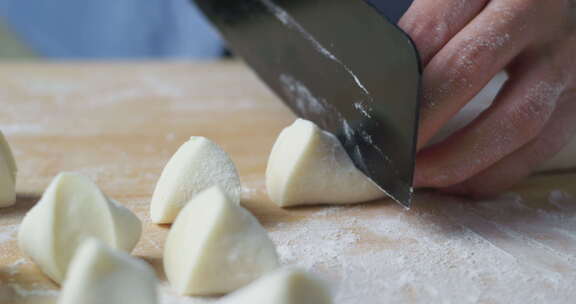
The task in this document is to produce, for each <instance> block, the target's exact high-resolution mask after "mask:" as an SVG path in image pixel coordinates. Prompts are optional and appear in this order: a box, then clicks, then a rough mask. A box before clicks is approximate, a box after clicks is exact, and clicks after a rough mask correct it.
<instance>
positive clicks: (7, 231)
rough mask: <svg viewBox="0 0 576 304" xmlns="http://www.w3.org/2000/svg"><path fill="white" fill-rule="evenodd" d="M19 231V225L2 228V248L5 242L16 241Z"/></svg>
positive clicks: (0, 243)
mask: <svg viewBox="0 0 576 304" xmlns="http://www.w3.org/2000/svg"><path fill="white" fill-rule="evenodd" d="M17 231H18V225H9V226H3V227H0V246H1V245H2V244H3V243H5V242H8V241H12V240H14V238H15V237H16V232H17Z"/></svg>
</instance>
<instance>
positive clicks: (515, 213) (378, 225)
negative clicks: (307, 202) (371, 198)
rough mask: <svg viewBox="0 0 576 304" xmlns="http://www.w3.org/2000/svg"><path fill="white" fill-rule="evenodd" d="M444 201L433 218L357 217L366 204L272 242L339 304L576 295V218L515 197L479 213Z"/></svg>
mask: <svg viewBox="0 0 576 304" xmlns="http://www.w3.org/2000/svg"><path fill="white" fill-rule="evenodd" d="M555 193H556V192H553V193H551V197H557V196H558V194H555ZM420 200H421V201H422V202H425V201H426V200H423V199H422V197H421V198H420ZM446 200H447V201H446V202H445V203H443V205H442V206H439V207H438V208H437V211H435V212H422V211H418V210H413V211H409V212H405V211H402V210H399V211H396V212H394V214H390V213H389V212H368V213H367V216H362V218H361V219H357V218H355V216H354V215H355V214H357V213H358V212H362V208H366V207H363V206H356V207H331V208H327V209H323V210H321V211H319V212H317V213H315V214H313V216H311V217H308V218H305V219H303V220H301V221H299V222H296V223H292V222H290V223H280V224H277V225H276V226H274V227H272V228H271V230H272V231H271V236H272V238H273V240H274V241H275V242H276V243H277V245H278V249H279V253H280V256H281V259H282V261H283V262H284V263H287V264H296V265H298V266H300V267H303V268H305V269H309V270H312V271H315V272H319V273H323V274H324V275H325V276H328V277H329V278H331V279H332V281H333V282H334V283H335V288H334V291H335V293H336V303H339V304H349V303H350V304H352V303H376V302H377V299H386V302H388V303H398V302H402V303H404V302H410V303H437V302H439V303H450V302H452V303H456V302H457V303H478V302H490V303H531V302H534V303H539V302H546V303H566V302H569V301H570V299H574V297H576V291H575V290H574V289H573V282H575V280H576V263H575V262H576V260H575V258H576V249H575V246H576V238H575V237H574V231H575V230H574V228H576V226H575V225H576V217H574V214H566V213H560V212H556V211H551V212H542V211H541V210H536V209H531V208H530V207H528V206H526V205H525V204H524V202H523V201H522V198H520V197H519V196H517V195H504V196H502V197H500V198H498V199H496V200H492V201H486V202H480V203H478V204H475V205H473V206H471V205H470V204H462V202H458V201H451V200H454V199H450V198H447V199H446ZM432 201H436V202H438V199H437V198H436V199H433V200H432ZM574 203H575V202H574V201H571V202H567V201H566V200H564V201H561V202H559V203H558V204H562V205H561V206H562V207H565V206H564V205H566V204H574ZM543 286H546V287H547V288H542V287H543ZM455 299H458V301H455Z"/></svg>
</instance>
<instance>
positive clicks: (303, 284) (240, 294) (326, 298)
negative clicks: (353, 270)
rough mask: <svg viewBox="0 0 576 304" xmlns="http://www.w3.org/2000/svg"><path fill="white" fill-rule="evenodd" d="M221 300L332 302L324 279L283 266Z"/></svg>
mask: <svg viewBox="0 0 576 304" xmlns="http://www.w3.org/2000/svg"><path fill="white" fill-rule="evenodd" d="M218 303H219V304H330V303H332V299H331V296H330V293H329V291H328V289H327V288H326V287H325V286H324V282H322V281H320V280H319V279H317V278H316V277H315V276H313V275H311V274H308V273H306V272H304V271H302V270H298V269H290V268H283V269H280V270H277V271H275V272H273V273H271V274H268V275H266V276H264V277H262V278H260V279H259V280H257V281H256V282H254V283H252V284H250V285H248V286H246V287H244V288H242V289H240V290H238V291H236V292H234V293H232V294H230V295H229V296H227V297H225V298H223V299H222V300H221V301H220V302H218Z"/></svg>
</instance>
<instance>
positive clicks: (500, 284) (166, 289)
mask: <svg viewBox="0 0 576 304" xmlns="http://www.w3.org/2000/svg"><path fill="white" fill-rule="evenodd" d="M253 186H254V187H255V188H258V189H259V188H261V186H262V185H260V184H254V185H253ZM250 189H252V187H250V188H247V189H246V190H245V191H244V195H246V194H248V195H247V196H248V197H250V196H251V195H252V192H258V191H259V190H255V189H252V190H250ZM543 203H545V204H544V206H542V207H543V208H542V209H537V208H534V207H531V206H530V204H529V203H528V202H525V201H524V199H523V198H522V197H521V196H520V195H518V194H513V193H509V194H505V195H502V196H500V197H498V198H496V199H492V200H487V201H481V202H476V203H469V202H468V203H467V202H465V201H462V200H461V199H456V198H451V197H441V196H436V195H433V194H420V195H419V196H418V197H417V202H416V205H417V206H421V207H420V208H415V209H413V210H411V211H405V210H403V209H401V208H394V207H393V206H386V207H385V208H376V207H377V206H375V205H373V204H364V205H355V206H339V207H323V208H321V209H319V210H318V211H315V212H307V213H306V215H305V216H303V217H301V218H300V219H299V220H297V221H287V222H282V221H281V222H277V223H272V224H270V226H269V227H267V229H268V230H269V232H270V236H271V238H272V239H273V241H274V242H275V243H276V245H277V247H278V253H279V255H280V258H281V261H282V263H283V264H286V265H295V266H298V267H301V268H303V269H306V270H309V271H312V272H316V273H319V274H320V275H321V276H322V277H324V278H325V279H327V280H328V281H329V282H331V285H332V291H333V293H334V295H335V303H336V304H371V303H381V300H382V299H385V300H386V302H387V303H486V302H489V303H568V302H570V301H571V300H572V299H574V298H575V297H576V290H574V288H573V285H574V282H576V234H575V231H576V199H575V198H574V197H573V196H572V195H570V194H569V193H567V192H564V191H562V190H560V189H558V190H553V191H551V192H550V193H548V195H547V199H545V201H544V202H543ZM431 204H433V206H432V205H431ZM16 230H17V225H12V226H7V227H4V228H3V230H1V231H0V235H1V236H2V238H3V240H4V242H7V241H8V240H13V238H14V236H15V231H16ZM0 246H1V243H0ZM158 246H159V245H158V244H156V245H155V247H158ZM30 263H31V262H30V261H28V260H25V259H22V258H21V259H18V260H16V261H14V262H13V263H12V264H10V265H7V268H6V267H5V269H4V272H5V273H6V274H8V278H9V281H8V282H7V283H8V284H7V285H5V288H9V289H10V290H11V292H12V294H14V295H15V296H17V297H22V298H26V297H39V296H40V297H57V295H58V290H54V289H47V287H46V286H28V285H26V286H24V285H20V284H19V283H18V282H17V281H16V280H13V279H10V278H14V277H15V276H17V275H18V273H19V271H20V269H21V267H29V266H30V265H29V264H30ZM160 299H161V302H160V303H163V304H204V303H214V302H215V299H210V298H195V297H183V296H178V295H176V294H175V293H174V291H173V290H172V288H171V287H170V286H168V285H167V283H166V282H163V283H162V284H161V286H160Z"/></svg>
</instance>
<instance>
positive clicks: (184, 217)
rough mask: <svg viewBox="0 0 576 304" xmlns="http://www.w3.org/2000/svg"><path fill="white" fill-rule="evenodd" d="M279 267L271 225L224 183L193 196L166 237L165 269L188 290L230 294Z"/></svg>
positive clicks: (171, 279) (174, 283)
mask: <svg viewBox="0 0 576 304" xmlns="http://www.w3.org/2000/svg"><path fill="white" fill-rule="evenodd" d="M277 267H278V256H277V254H276V248H275V247H274V244H273V243H272V241H271V240H270V238H269V237H268V235H267V233H266V230H264V228H262V226H261V225H260V223H258V220H257V219H256V218H255V217H254V216H253V215H252V214H250V212H248V211H247V210H246V209H244V208H242V207H241V206H239V205H238V204H236V203H235V202H232V201H231V200H230V199H229V198H228V197H227V194H226V192H225V191H224V190H223V188H221V187H220V186H214V187H212V188H210V189H207V190H205V191H203V192H202V193H200V194H198V195H197V196H196V197H195V198H193V199H192V201H190V202H189V203H188V204H187V205H186V206H185V207H184V208H183V209H182V212H180V214H179V215H178V217H177V218H176V221H175V222H174V224H173V225H172V228H171V229H170V232H169V234H168V237H167V239H166V244H165V249H164V270H165V272H166V277H167V278H168V281H169V282H170V283H171V285H172V286H173V287H174V288H175V289H176V291H177V292H178V293H179V294H182V295H199V296H203V295H216V294H224V293H228V292H230V291H233V290H236V289H237V288H240V287H242V286H244V285H246V284H248V283H250V282H251V281H253V280H255V279H256V278H258V277H260V276H261V275H262V274H264V273H266V272H269V271H271V270H273V269H275V268H277Z"/></svg>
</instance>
